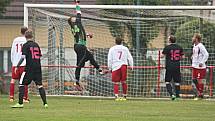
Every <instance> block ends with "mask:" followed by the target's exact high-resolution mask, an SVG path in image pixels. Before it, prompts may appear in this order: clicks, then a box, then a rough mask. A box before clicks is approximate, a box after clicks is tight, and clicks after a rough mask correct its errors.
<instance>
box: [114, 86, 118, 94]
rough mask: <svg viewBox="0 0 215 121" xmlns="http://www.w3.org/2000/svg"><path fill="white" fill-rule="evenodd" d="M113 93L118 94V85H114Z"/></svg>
mask: <svg viewBox="0 0 215 121" xmlns="http://www.w3.org/2000/svg"><path fill="white" fill-rule="evenodd" d="M113 91H114V94H119V84H114V87H113Z"/></svg>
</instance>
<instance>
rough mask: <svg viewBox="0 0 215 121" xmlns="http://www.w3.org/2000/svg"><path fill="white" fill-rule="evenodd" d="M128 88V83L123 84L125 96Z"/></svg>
mask: <svg viewBox="0 0 215 121" xmlns="http://www.w3.org/2000/svg"><path fill="white" fill-rule="evenodd" d="M127 88H128V86H127V84H126V83H122V92H123V94H124V95H126V94H127Z"/></svg>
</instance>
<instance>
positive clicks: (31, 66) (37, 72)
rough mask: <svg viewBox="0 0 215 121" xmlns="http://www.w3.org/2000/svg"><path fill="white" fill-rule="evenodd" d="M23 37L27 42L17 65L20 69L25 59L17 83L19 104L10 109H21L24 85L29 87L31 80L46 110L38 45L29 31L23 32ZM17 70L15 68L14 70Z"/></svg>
mask: <svg viewBox="0 0 215 121" xmlns="http://www.w3.org/2000/svg"><path fill="white" fill-rule="evenodd" d="M25 37H26V39H27V42H26V43H25V44H24V45H23V48H22V56H21V59H20V61H19V63H18V64H17V68H19V67H20V65H21V64H22V62H23V61H24V59H26V66H25V71H24V72H23V73H22V76H21V79H20V81H19V102H18V103H17V104H15V105H14V106H12V108H23V96H24V85H29V84H30V83H31V81H32V80H33V81H34V82H35V84H36V85H37V87H38V88H39V94H40V96H41V98H42V101H43V105H44V107H45V108H47V107H48V105H47V102H46V93H45V90H44V88H43V85H42V71H41V63H40V57H41V56H42V54H41V50H40V47H39V45H38V44H37V43H36V42H34V40H33V33H32V31H31V30H28V31H26V32H25ZM17 68H15V70H16V69H17Z"/></svg>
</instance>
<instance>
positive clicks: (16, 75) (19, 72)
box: [12, 66, 25, 79]
mask: <svg viewBox="0 0 215 121" xmlns="http://www.w3.org/2000/svg"><path fill="white" fill-rule="evenodd" d="M24 69H25V67H24V66H20V67H19V68H17V70H16V73H15V66H13V67H12V79H20V78H21V75H22V73H23V72H24Z"/></svg>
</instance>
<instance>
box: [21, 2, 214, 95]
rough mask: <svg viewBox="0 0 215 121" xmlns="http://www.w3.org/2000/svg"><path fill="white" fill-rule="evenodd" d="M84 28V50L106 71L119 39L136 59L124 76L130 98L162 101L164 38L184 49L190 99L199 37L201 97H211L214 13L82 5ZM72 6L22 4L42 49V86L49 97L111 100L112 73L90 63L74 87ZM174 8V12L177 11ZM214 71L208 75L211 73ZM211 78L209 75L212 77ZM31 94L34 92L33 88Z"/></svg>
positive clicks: (184, 91) (185, 86) (184, 84)
mask: <svg viewBox="0 0 215 121" xmlns="http://www.w3.org/2000/svg"><path fill="white" fill-rule="evenodd" d="M80 6H81V11H82V24H83V26H84V28H85V30H86V32H87V33H91V34H93V37H92V38H87V47H88V49H89V50H90V51H91V52H92V53H93V54H94V57H95V59H96V61H97V62H98V63H99V64H100V65H101V66H102V67H103V68H104V69H105V68H106V66H107V54H108V50H109V48H110V47H112V46H113V45H114V43H115V42H114V41H115V37H116V36H120V37H122V38H123V39H124V40H125V41H124V45H125V46H127V47H128V48H129V49H130V51H131V53H132V56H133V58H134V65H135V67H134V70H133V71H130V70H129V71H128V78H127V83H128V96H129V97H166V96H168V94H167V91H166V88H165V81H164V75H165V69H164V66H165V65H164V59H162V58H160V55H161V53H162V48H164V46H165V45H167V44H168V43H167V37H168V36H169V35H170V34H173V35H175V36H176V38H177V43H178V44H180V45H181V46H182V47H183V48H184V50H185V55H186V58H185V59H183V60H182V62H181V65H182V66H183V67H182V68H181V72H182V83H181V89H182V90H181V92H182V94H184V95H185V96H189V95H192V86H191V83H192V81H191V75H192V74H191V71H192V69H191V68H190V65H191V63H190V59H189V58H190V54H191V53H192V42H191V41H192V40H191V38H192V36H193V34H194V33H201V34H202V36H203V43H204V44H205V45H206V47H207V49H208V51H209V53H210V58H209V60H208V63H207V64H208V65H209V66H211V68H208V76H207V78H206V80H205V84H206V87H205V94H206V95H210V96H212V94H213V83H212V82H211V72H212V73H213V66H214V65H215V64H214V63H213V57H214V50H213V47H214V46H215V44H214V43H215V42H214V41H215V36H214V35H215V24H214V22H215V21H214V19H215V18H214V14H213V13H214V11H213V10H212V9H211V10H205V9H204V7H203V8H202V9H201V8H199V9H197V8H194V9H193V10H192V8H189V7H185V6H184V7H185V8H184V9H182V8H183V7H182V8H180V7H177V6H176V7H174V6H169V7H163V8H162V6H161V8H159V7H157V6H154V7H153V6H148V7H147V6H108V5H106V6H105V5H103V6H99V5H94V6H88V5H80ZM74 8H75V6H74V5H51V4H47V5H44V4H40V5H37V4H36V5H35V4H25V18H24V21H25V23H24V24H25V25H28V26H29V28H32V30H33V32H34V38H35V41H36V42H38V43H39V45H40V46H41V48H42V53H43V57H42V65H43V67H42V72H43V83H44V86H45V87H46V90H47V93H48V94H49V95H83V96H107V97H110V96H113V84H112V81H111V74H106V75H99V74H98V72H97V71H96V69H94V68H93V67H92V66H91V65H90V63H89V62H86V64H85V67H84V68H83V69H82V71H81V85H82V87H83V89H82V90H81V91H79V90H77V88H76V87H75V86H74V81H75V78H74V75H75V74H74V71H75V67H76V54H75V52H74V37H73V35H72V33H71V29H70V26H69V24H68V23H67V19H68V18H69V17H70V16H75V14H76V13H75V10H74ZM176 8H178V9H176ZM211 69H212V71H210V70H211ZM212 77H213V75H212ZM31 86H32V88H31V92H36V91H35V90H34V89H35V88H33V87H34V85H31Z"/></svg>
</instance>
